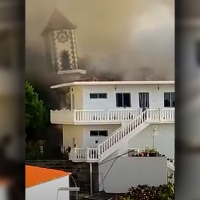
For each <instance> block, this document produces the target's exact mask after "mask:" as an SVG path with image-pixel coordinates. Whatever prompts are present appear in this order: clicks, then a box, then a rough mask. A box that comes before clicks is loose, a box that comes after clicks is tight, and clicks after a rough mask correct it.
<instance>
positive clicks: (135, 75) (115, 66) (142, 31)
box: [85, 2, 174, 80]
mask: <svg viewBox="0 0 200 200" xmlns="http://www.w3.org/2000/svg"><path fill="white" fill-rule="evenodd" d="M86 63H87V64H85V66H86V69H87V70H88V71H90V72H93V73H94V74H96V75H97V76H101V75H103V74H104V75H108V74H109V75H110V77H112V78H115V77H117V78H119V79H120V80H173V79H174V15H173V8H172V7H170V6H168V5H165V4H162V3H158V2H156V3H153V4H152V5H151V6H149V7H148V8H146V9H143V11H142V13H141V14H140V15H138V16H137V17H136V18H135V21H134V22H133V29H132V32H131V37H130V39H129V44H128V47H127V48H126V50H124V51H123V50H121V49H120V50H119V51H118V52H116V51H115V54H112V53H111V54H108V55H107V56H104V57H103V56H102V57H101V56H99V55H97V56H95V55H93V57H90V58H87V59H86Z"/></svg>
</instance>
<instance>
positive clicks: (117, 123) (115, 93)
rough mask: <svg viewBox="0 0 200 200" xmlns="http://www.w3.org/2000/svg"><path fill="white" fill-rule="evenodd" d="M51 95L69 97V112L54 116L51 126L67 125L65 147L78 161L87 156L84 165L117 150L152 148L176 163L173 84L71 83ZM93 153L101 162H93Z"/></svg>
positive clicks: (63, 85)
mask: <svg viewBox="0 0 200 200" xmlns="http://www.w3.org/2000/svg"><path fill="white" fill-rule="evenodd" d="M52 89H60V90H61V89H62V90H66V91H69V93H70V95H69V94H68V95H66V98H70V99H68V100H66V102H70V103H69V104H68V105H66V106H68V109H69V110H67V108H66V109H62V110H55V111H51V122H52V123H54V124H62V125H63V146H64V147H68V146H70V147H72V148H73V149H74V150H75V154H76V156H78V155H79V154H80V156H81V155H82V153H83V152H85V153H87V154H88V155H86V158H85V159H86V160H85V161H89V160H91V159H92V160H93V159H94V160H95V159H96V161H103V160H104V159H105V158H106V157H108V156H110V155H111V154H112V153H113V152H115V151H116V150H117V151H119V152H120V153H124V152H125V151H127V150H128V149H129V148H139V149H145V148H146V147H150V148H151V147H152V146H154V147H155V148H158V150H159V152H160V153H161V154H164V155H166V156H167V157H169V158H174V106H175V96H174V82H173V81H149V82H148V81H138V82H135V81H118V82H115V81H109V82H73V83H66V84H60V85H56V86H52ZM153 132H155V134H153ZM86 149H87V150H88V151H85V150H86ZM90 151H92V152H93V153H92V155H93V154H94V155H96V156H97V157H94V158H89V157H88V156H89V155H91V152H90ZM74 159H76V158H74ZM77 159H81V157H80V158H79V157H77ZM87 159H88V160H87Z"/></svg>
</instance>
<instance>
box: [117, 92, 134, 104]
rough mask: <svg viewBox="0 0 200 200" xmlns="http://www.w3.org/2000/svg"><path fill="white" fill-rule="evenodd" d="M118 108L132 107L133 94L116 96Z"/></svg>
mask: <svg viewBox="0 0 200 200" xmlns="http://www.w3.org/2000/svg"><path fill="white" fill-rule="evenodd" d="M116 106H117V107H131V94H130V93H117V94H116Z"/></svg>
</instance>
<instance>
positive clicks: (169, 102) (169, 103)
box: [164, 92, 175, 108]
mask: <svg viewBox="0 0 200 200" xmlns="http://www.w3.org/2000/svg"><path fill="white" fill-rule="evenodd" d="M164 107H168V108H169V107H170V108H173V107H175V93H174V92H165V93H164Z"/></svg>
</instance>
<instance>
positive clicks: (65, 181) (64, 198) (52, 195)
mask: <svg viewBox="0 0 200 200" xmlns="http://www.w3.org/2000/svg"><path fill="white" fill-rule="evenodd" d="M59 187H69V176H65V177H62V178H59V179H55V180H52V181H49V182H46V183H43V184H39V185H37V186H33V187H30V188H27V189H26V200H36V199H37V200H44V199H48V200H56V195H57V190H58V188H59ZM58 200H69V192H68V191H61V192H59V195H58Z"/></svg>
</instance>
